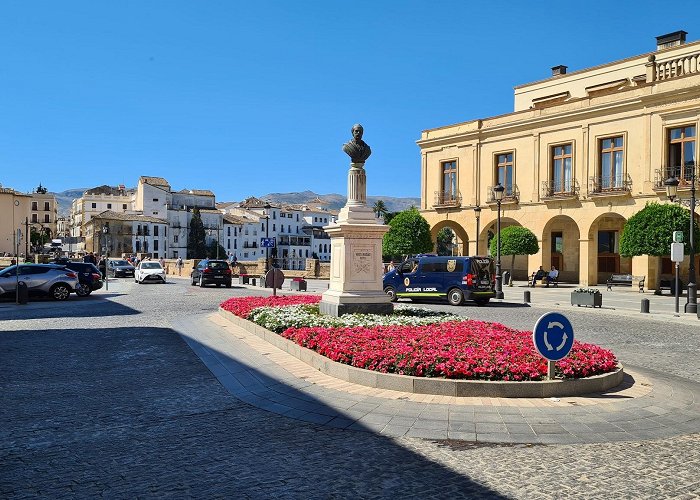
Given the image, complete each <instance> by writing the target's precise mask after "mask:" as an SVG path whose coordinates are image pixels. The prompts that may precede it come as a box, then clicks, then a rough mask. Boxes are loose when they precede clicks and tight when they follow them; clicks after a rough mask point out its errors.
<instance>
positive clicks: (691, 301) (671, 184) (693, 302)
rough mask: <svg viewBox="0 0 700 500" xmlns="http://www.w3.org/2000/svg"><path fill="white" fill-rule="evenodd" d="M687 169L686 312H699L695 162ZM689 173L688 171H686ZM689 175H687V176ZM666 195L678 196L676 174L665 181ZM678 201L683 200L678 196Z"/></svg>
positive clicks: (674, 197)
mask: <svg viewBox="0 0 700 500" xmlns="http://www.w3.org/2000/svg"><path fill="white" fill-rule="evenodd" d="M685 166H686V169H687V168H689V169H690V176H689V177H690V241H689V243H690V266H689V267H688V300H687V302H686V303H685V312H687V313H695V314H697V312H698V296H697V285H696V283H695V231H694V230H693V229H695V225H694V222H695V163H694V162H688V163H686V165H685ZM686 173H687V172H686ZM686 177H687V176H686ZM664 184H665V186H666V195H667V196H668V199H669V200H671V202H673V201H674V200H675V199H676V198H677V197H678V184H679V181H678V179H677V178H676V176H675V175H674V176H671V177H669V178H668V179H666V181H664ZM678 202H679V203H680V202H681V200H680V198H678Z"/></svg>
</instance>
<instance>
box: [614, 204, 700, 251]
mask: <svg viewBox="0 0 700 500" xmlns="http://www.w3.org/2000/svg"><path fill="white" fill-rule="evenodd" d="M693 229H694V233H695V241H700V240H698V237H700V233H699V232H698V224H697V221H695V222H694V224H693ZM674 231H683V241H684V252H685V253H686V255H687V254H689V253H690V243H689V242H690V211H689V210H687V209H685V208H683V207H681V206H679V205H676V204H674V203H666V204H663V205H661V204H659V203H656V202H654V203H647V206H646V207H644V208H643V209H642V210H640V211H639V212H637V213H636V214H634V215H633V216H632V217H630V218H629V220H628V221H627V223H626V224H625V227H624V228H623V229H622V236H620V255H623V256H624V257H632V256H634V255H654V256H657V257H658V256H663V255H669V254H670V253H671V243H672V242H673V232H674Z"/></svg>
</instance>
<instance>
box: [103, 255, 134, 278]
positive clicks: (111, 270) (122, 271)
mask: <svg viewBox="0 0 700 500" xmlns="http://www.w3.org/2000/svg"><path fill="white" fill-rule="evenodd" d="M107 275H108V276H110V277H112V278H133V277H134V266H132V265H131V264H129V262H128V261H126V260H121V259H119V260H111V259H110V261H109V264H108V265H107Z"/></svg>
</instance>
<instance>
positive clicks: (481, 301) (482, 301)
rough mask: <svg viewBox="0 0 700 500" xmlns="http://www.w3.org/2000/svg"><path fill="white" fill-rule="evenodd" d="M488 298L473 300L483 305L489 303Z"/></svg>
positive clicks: (478, 304)
mask: <svg viewBox="0 0 700 500" xmlns="http://www.w3.org/2000/svg"><path fill="white" fill-rule="evenodd" d="M489 300H490V299H474V302H476V305H477V306H485V305H486V304H488V303H489Z"/></svg>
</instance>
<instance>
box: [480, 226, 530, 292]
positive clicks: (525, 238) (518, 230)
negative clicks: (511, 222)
mask: <svg viewBox="0 0 700 500" xmlns="http://www.w3.org/2000/svg"><path fill="white" fill-rule="evenodd" d="M497 242H498V240H497V239H496V238H493V239H492V240H491V242H490V245H489V253H490V254H491V255H492V256H495V255H496V253H497V252H496V244H497ZM539 251H540V245H539V243H537V236H535V233H533V232H532V231H530V230H529V229H528V228H526V227H522V226H508V227H504V228H501V255H510V256H511V259H510V274H511V277H512V276H513V268H514V267H515V256H516V255H532V254H536V253H537V252H539ZM511 285H512V284H511Z"/></svg>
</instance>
